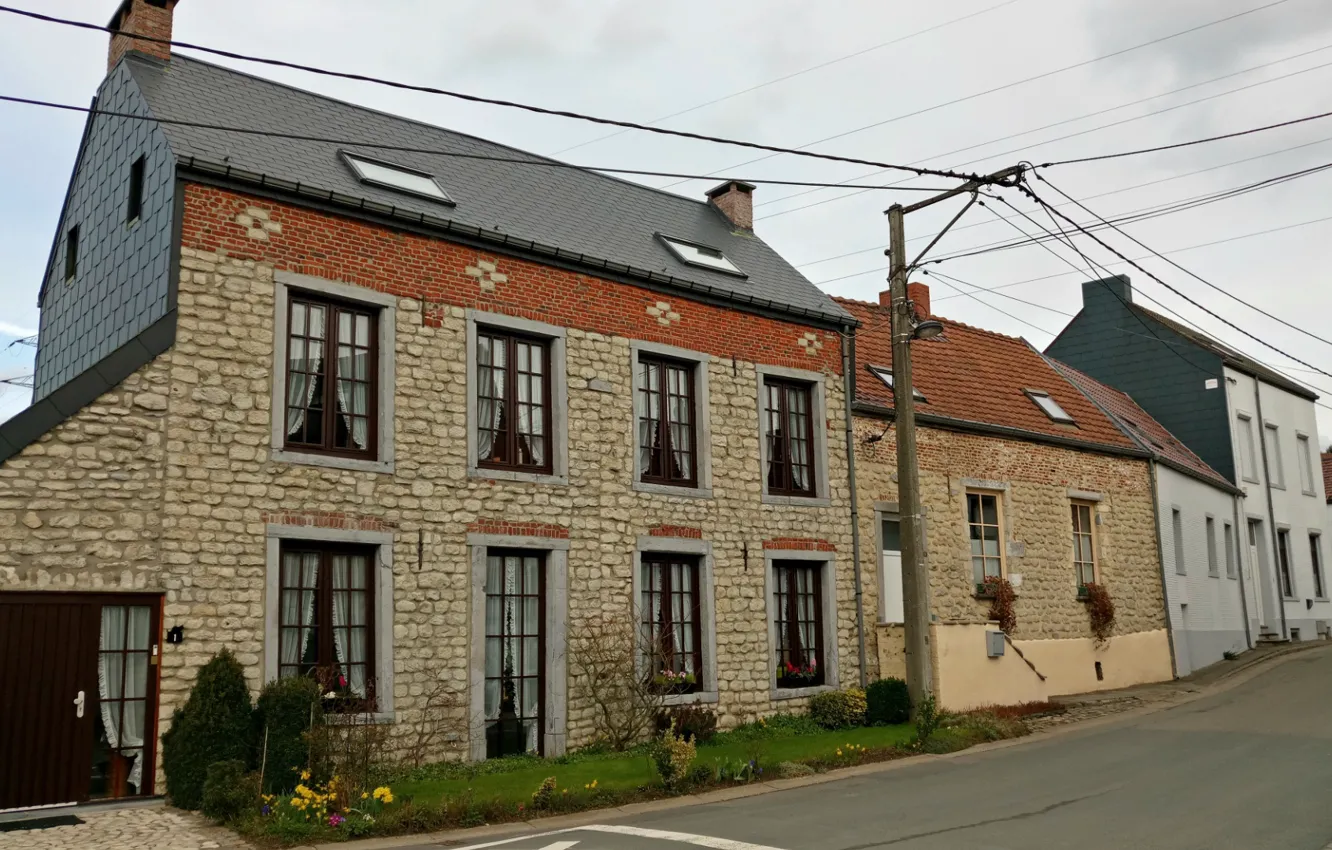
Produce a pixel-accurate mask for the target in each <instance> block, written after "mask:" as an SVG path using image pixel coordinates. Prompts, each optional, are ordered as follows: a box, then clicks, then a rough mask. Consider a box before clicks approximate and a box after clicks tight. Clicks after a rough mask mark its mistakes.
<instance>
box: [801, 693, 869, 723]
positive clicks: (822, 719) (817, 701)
mask: <svg viewBox="0 0 1332 850" xmlns="http://www.w3.org/2000/svg"><path fill="white" fill-rule="evenodd" d="M809 716H810V717H811V718H813V719H814V722H816V723H818V724H819V725H820V726H822V727H823V728H824V729H845V728H847V727H848V726H864V725H865V692H864V691H862V690H860V689H859V688H848V689H847V690H844V691H825V692H823V693H821V694H815V695H814V696H813V697H811V698H810V700H809Z"/></svg>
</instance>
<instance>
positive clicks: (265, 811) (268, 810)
mask: <svg viewBox="0 0 1332 850" xmlns="http://www.w3.org/2000/svg"><path fill="white" fill-rule="evenodd" d="M259 813H260V814H262V815H271V814H273V807H272V806H270V805H268V804H267V803H264V807H263V808H262V809H260V810H259Z"/></svg>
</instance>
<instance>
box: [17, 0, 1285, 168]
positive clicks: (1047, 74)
mask: <svg viewBox="0 0 1332 850" xmlns="http://www.w3.org/2000/svg"><path fill="white" fill-rule="evenodd" d="M1286 2H1288V0H1272V2H1269V3H1265V4H1263V5H1261V6H1256V7H1254V8H1252V9H1248V10H1246V11H1243V12H1236V13H1235V14H1233V15H1227V16H1226V17H1224V18H1217V19H1216V20H1213V21H1209V22H1207V23H1205V24H1199V25H1197V26H1194V27H1190V28H1188V29H1186V30H1180V31H1179V32H1175V33H1171V34H1170V35H1165V36H1161V37H1160V38H1154V39H1152V40H1151V41H1145V42H1142V43H1141V44H1135V45H1133V46H1131V47H1125V48H1121V49H1119V50H1115V51H1112V52H1110V53H1103V54H1101V55H1100V56H1094V57H1092V58H1091V59H1084V60H1083V61H1081V62H1075V63H1073V64H1072V65H1065V66H1064V67H1062V68H1055V69H1054V70H1052V71H1045V72H1043V73H1040V74H1036V75H1035V76H1031V77H1026V78H1024V79H1021V80H1015V81H1013V82H1010V83H1005V84H1003V85H1000V86H994V87H992V88H988V89H985V90H984V91H979V92H974V93H972V94H969V95H965V96H963V97H958V98H954V99H952V100H948V101H944V102H943V103H936V104H934V105H933V106H927V107H924V108H922V109H917V110H915V111H913V112H905V113H903V114H901V115H896V116H894V117H892V118H887V119H884V120H882V121H876V122H874V123H873V124H866V125H865V126H863V127H856V128H855V129H852V130H846V131H844V132H841V133H835V134H833V135H831V136H824V137H823V138H821V139H815V140H814V141H812V142H807V143H806V144H803V145H800V146H799V147H797V148H795V150H804V149H805V148H810V147H813V146H814V145H821V144H823V143H824V142H831V141H833V140H835V139H842V138H846V137H847V136H852V135H855V134H857V133H861V132H864V131H865V130H872V129H874V128H876V127H883V126H885V125H887V124H892V123H895V122H897V121H902V120H904V119H907V118H914V117H916V116H918V115H924V114H926V113H929V112H934V111H935V110H938V109H943V108H945V107H948V106H955V105H957V104H959V103H966V102H967V101H969V100H975V99H976V98H978V97H985V96H986V95H991V94H996V93H998V92H1001V91H1007V90H1008V89H1012V88H1016V87H1017V86H1021V85H1026V84H1027V83H1032V82H1035V81H1037V80H1043V79H1046V78H1048V77H1053V76H1055V75H1056V74H1062V73H1064V72H1065V71H1072V70H1074V69H1076V68H1083V67H1086V66H1087V65H1092V64H1094V63H1096V62H1101V61H1104V60H1106V59H1112V58H1114V57H1116V56H1123V55H1124V54H1126V53H1131V52H1133V51H1134V50H1141V49H1142V48H1144V47H1150V46H1152V45H1154V44H1160V43H1162V42H1165V41H1170V40H1171V39H1174V38H1179V37H1180V36H1183V35H1188V34H1189V33H1193V32H1197V31H1199V30H1203V29H1207V28H1208V27H1213V26H1216V25H1217V24H1223V23H1226V22H1227V21H1233V20H1235V19H1237V18H1242V17H1244V16H1246V15H1252V14H1254V13H1255V12H1261V11H1263V10H1265V9H1270V8H1272V7H1274V6H1280V5H1282V4H1283V3H1286ZM0 8H2V7H0ZM787 152H789V151H780V152H778V153H787ZM766 159H772V156H761V157H758V158H757V159H751V160H747V161H745V162H741V163H737V164H735V165H731V166H727V167H726V168H725V169H723V171H729V170H730V169H732V168H739V167H741V166H744V165H753V164H754V163H756V162H762V161H763V160H766ZM674 185H677V184H673V183H672V184H668V185H666V186H664V187H663V188H666V189H669V188H671V187H672V186H674Z"/></svg>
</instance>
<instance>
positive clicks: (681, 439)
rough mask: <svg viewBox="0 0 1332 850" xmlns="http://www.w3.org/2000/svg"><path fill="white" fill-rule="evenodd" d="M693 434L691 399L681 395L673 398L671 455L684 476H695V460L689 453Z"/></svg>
mask: <svg viewBox="0 0 1332 850" xmlns="http://www.w3.org/2000/svg"><path fill="white" fill-rule="evenodd" d="M691 436H692V432H691V431H690V429H689V400H688V399H686V398H680V397H676V398H673V399H671V455H672V457H673V459H674V460H675V468H676V469H677V470H678V471H679V474H680V475H681V476H682V477H684V478H692V477H693V469H692V468H691V467H692V466H693V461H692V459H691V457H690V455H689V451H690V449H691V448H692V447H691V446H690V444H689V443H690V437H691Z"/></svg>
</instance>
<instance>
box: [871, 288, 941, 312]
mask: <svg viewBox="0 0 1332 850" xmlns="http://www.w3.org/2000/svg"><path fill="white" fill-rule="evenodd" d="M907 300H908V301H910V302H912V303H913V304H915V306H916V318H917V319H923V318H925V317H926V316H928V315H930V287H929V284H927V283H908V284H907ZM879 306H880V307H892V306H893V291H892V290H891V289H885V290H883V291H882V292H880V293H879Z"/></svg>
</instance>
